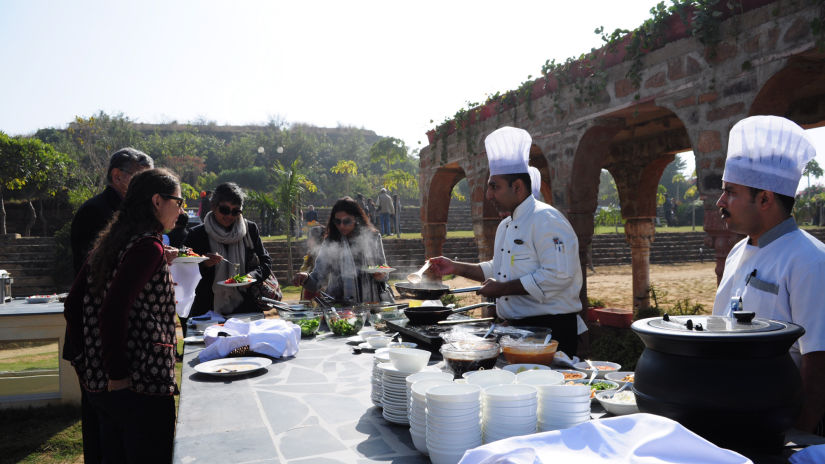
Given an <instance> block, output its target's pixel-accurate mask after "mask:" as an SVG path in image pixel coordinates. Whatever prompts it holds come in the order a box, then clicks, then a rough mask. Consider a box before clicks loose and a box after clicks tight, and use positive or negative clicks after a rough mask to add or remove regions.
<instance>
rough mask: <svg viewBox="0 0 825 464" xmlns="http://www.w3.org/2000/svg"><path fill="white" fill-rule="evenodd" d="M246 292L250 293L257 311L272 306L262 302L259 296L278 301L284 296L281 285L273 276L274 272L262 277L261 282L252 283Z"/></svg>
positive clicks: (265, 309)
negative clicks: (264, 277)
mask: <svg viewBox="0 0 825 464" xmlns="http://www.w3.org/2000/svg"><path fill="white" fill-rule="evenodd" d="M247 293H249V294H251V296H252V298H253V299H254V301H255V306H257V308H258V311H267V310H269V309H272V308H273V306H272V305H271V304H269V303H266V302H264V301H263V300H262V299H261V297H264V298H269V299H271V300H278V301H281V299H282V298H283V297H284V293H283V292H282V291H281V286H280V285H279V284H278V279H277V278H276V277H275V274H269V277H267V278H266V279H264V281H263V282H260V283H257V282H256V283H254V284H252V285H251V286H250V287H249V289H248V290H247Z"/></svg>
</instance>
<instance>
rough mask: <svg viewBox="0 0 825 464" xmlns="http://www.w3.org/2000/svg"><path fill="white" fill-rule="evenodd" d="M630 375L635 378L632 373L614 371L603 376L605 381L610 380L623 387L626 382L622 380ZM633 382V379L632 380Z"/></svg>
mask: <svg viewBox="0 0 825 464" xmlns="http://www.w3.org/2000/svg"><path fill="white" fill-rule="evenodd" d="M629 375H632V376H634V377H635V375H636V374H635V373H634V372H633V371H616V372H608V373H607V374H605V375H604V378H605V379H607V380H612V381H614V382H616V383H618V384H619V385H624V384H626V383H627V382H628V381H627V380H624V378H625V377H627V376H629ZM634 380H635V379H634ZM630 383H633V380H630Z"/></svg>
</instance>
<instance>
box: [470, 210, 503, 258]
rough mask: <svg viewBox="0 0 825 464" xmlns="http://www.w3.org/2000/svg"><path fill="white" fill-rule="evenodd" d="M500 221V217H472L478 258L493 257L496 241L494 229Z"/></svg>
mask: <svg viewBox="0 0 825 464" xmlns="http://www.w3.org/2000/svg"><path fill="white" fill-rule="evenodd" d="M499 223H501V219H500V218H481V219H476V218H473V232H474V234H475V237H476V245H477V246H478V260H479V261H488V260H491V259H493V246H494V245H495V243H496V230H497V229H498V225H499Z"/></svg>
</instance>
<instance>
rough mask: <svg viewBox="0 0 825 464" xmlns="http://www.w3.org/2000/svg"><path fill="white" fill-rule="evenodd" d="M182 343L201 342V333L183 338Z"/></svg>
mask: <svg viewBox="0 0 825 464" xmlns="http://www.w3.org/2000/svg"><path fill="white" fill-rule="evenodd" d="M183 342H184V343H203V335H190V336H188V337H186V338H184V339H183Z"/></svg>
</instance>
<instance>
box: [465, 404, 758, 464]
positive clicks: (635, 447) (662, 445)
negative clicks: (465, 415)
mask: <svg viewBox="0 0 825 464" xmlns="http://www.w3.org/2000/svg"><path fill="white" fill-rule="evenodd" d="M460 462H461V464H470V463H477V464H493V463H496V464H499V463H507V464H539V463H560V462H574V463H576V464H596V463H598V464H602V463H604V464H607V463H610V464H614V463H633V464H636V463H638V464H654V463H655V464H666V463H667V464H688V463H690V464H698V463H702V464H745V463H752V461H751V460H750V459H748V458H746V457H744V456H742V455H741V454H738V453H736V452H733V451H730V450H727V449H724V448H719V447H718V446H716V445H714V444H713V443H711V442H709V441H707V440H705V439H704V438H702V437H700V436H699V435H696V434H695V433H693V432H691V431H690V430H688V429H686V428H684V427H682V426H681V425H679V423H678V422H675V421H673V420H670V419H667V418H665V417H661V416H656V415H653V414H642V413H640V414H631V415H629V416H621V417H613V418H610V419H601V420H594V421H590V422H585V423H584V424H581V425H577V426H576V427H573V428H569V429H566V430H556V431H553V432H544V433H537V434H533V435H525V436H520V437H513V438H507V439H505V440H499V441H495V442H493V443H489V444H487V445H483V446H480V447H478V448H474V449H471V450H468V451H467V452H466V453H464V457H462V459H461V461H460Z"/></svg>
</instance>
